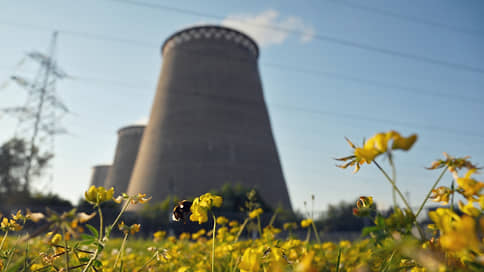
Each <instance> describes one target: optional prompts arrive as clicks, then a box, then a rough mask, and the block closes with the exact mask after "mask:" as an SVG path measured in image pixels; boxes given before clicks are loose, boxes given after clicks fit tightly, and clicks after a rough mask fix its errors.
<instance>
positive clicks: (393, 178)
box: [389, 157, 398, 209]
mask: <svg viewBox="0 0 484 272" xmlns="http://www.w3.org/2000/svg"><path fill="white" fill-rule="evenodd" d="M389 161H390V165H391V166H392V180H393V182H394V183H395V184H397V169H396V167H395V164H394V163H393V159H392V158H391V157H390V159H389ZM392 198H393V209H396V208H397V207H398V204H397V195H396V193H395V188H393V187H392Z"/></svg>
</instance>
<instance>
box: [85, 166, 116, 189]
mask: <svg viewBox="0 0 484 272" xmlns="http://www.w3.org/2000/svg"><path fill="white" fill-rule="evenodd" d="M109 168H111V165H106V164H100V165H95V166H93V167H92V174H91V182H90V185H89V186H92V185H94V186H96V187H99V186H105V183H106V178H107V176H108V172H109Z"/></svg>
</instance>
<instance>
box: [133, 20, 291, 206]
mask: <svg viewBox="0 0 484 272" xmlns="http://www.w3.org/2000/svg"><path fill="white" fill-rule="evenodd" d="M162 50H163V65H162V70H161V73H160V77H159V81H158V87H157V91H156V96H155V99H154V102H153V106H152V109H151V115H150V119H149V122H148V125H147V127H146V129H145V132H144V135H143V139H142V142H141V146H140V151H139V154H138V160H137V161H136V164H135V168H134V170H133V175H132V177H131V181H130V186H129V189H128V192H129V194H136V193H138V192H142V193H147V194H150V195H152V196H153V201H159V200H163V199H164V198H165V197H166V196H168V195H170V194H176V195H178V196H181V197H191V196H197V195H199V194H201V193H205V192H207V191H209V190H210V189H218V188H220V187H221V186H222V185H224V184H226V183H234V184H235V183H240V184H242V185H244V186H245V187H249V188H252V187H255V188H257V189H258V190H259V192H260V194H261V196H262V197H263V198H264V199H265V200H266V201H267V202H268V203H269V204H270V205H273V206H274V207H276V206H279V205H281V206H282V207H284V208H286V209H290V208H291V203H290V200H289V194H288V191H287V187H286V183H285V180H284V176H283V173H282V170H281V165H280V162H279V156H278V152H277V148H276V145H275V142H274V138H273V135H272V130H271V124H270V121H269V116H268V112H267V108H266V105H265V101H264V96H263V92H262V84H261V80H260V77H259V70H258V64H257V58H258V48H257V45H256V44H255V42H254V41H253V40H252V39H250V38H249V37H247V36H246V35H244V34H241V33H239V32H237V31H234V30H231V29H228V28H223V27H214V26H206V27H195V28H190V29H186V30H182V31H180V32H177V33H175V34H174V35H173V36H171V37H170V38H169V39H168V40H167V41H166V42H165V44H164V45H163V49H162Z"/></svg>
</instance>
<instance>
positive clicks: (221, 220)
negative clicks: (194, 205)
mask: <svg viewBox="0 0 484 272" xmlns="http://www.w3.org/2000/svg"><path fill="white" fill-rule="evenodd" d="M228 222H229V220H228V219H227V218H226V217H223V216H219V217H217V224H219V225H225V224H227V223H228Z"/></svg>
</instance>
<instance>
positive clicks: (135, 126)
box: [118, 125, 146, 134]
mask: <svg viewBox="0 0 484 272" xmlns="http://www.w3.org/2000/svg"><path fill="white" fill-rule="evenodd" d="M145 128H146V125H129V126H125V127H122V128H120V129H118V134H122V133H123V132H126V131H127V130H141V131H142V130H144V129H145Z"/></svg>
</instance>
